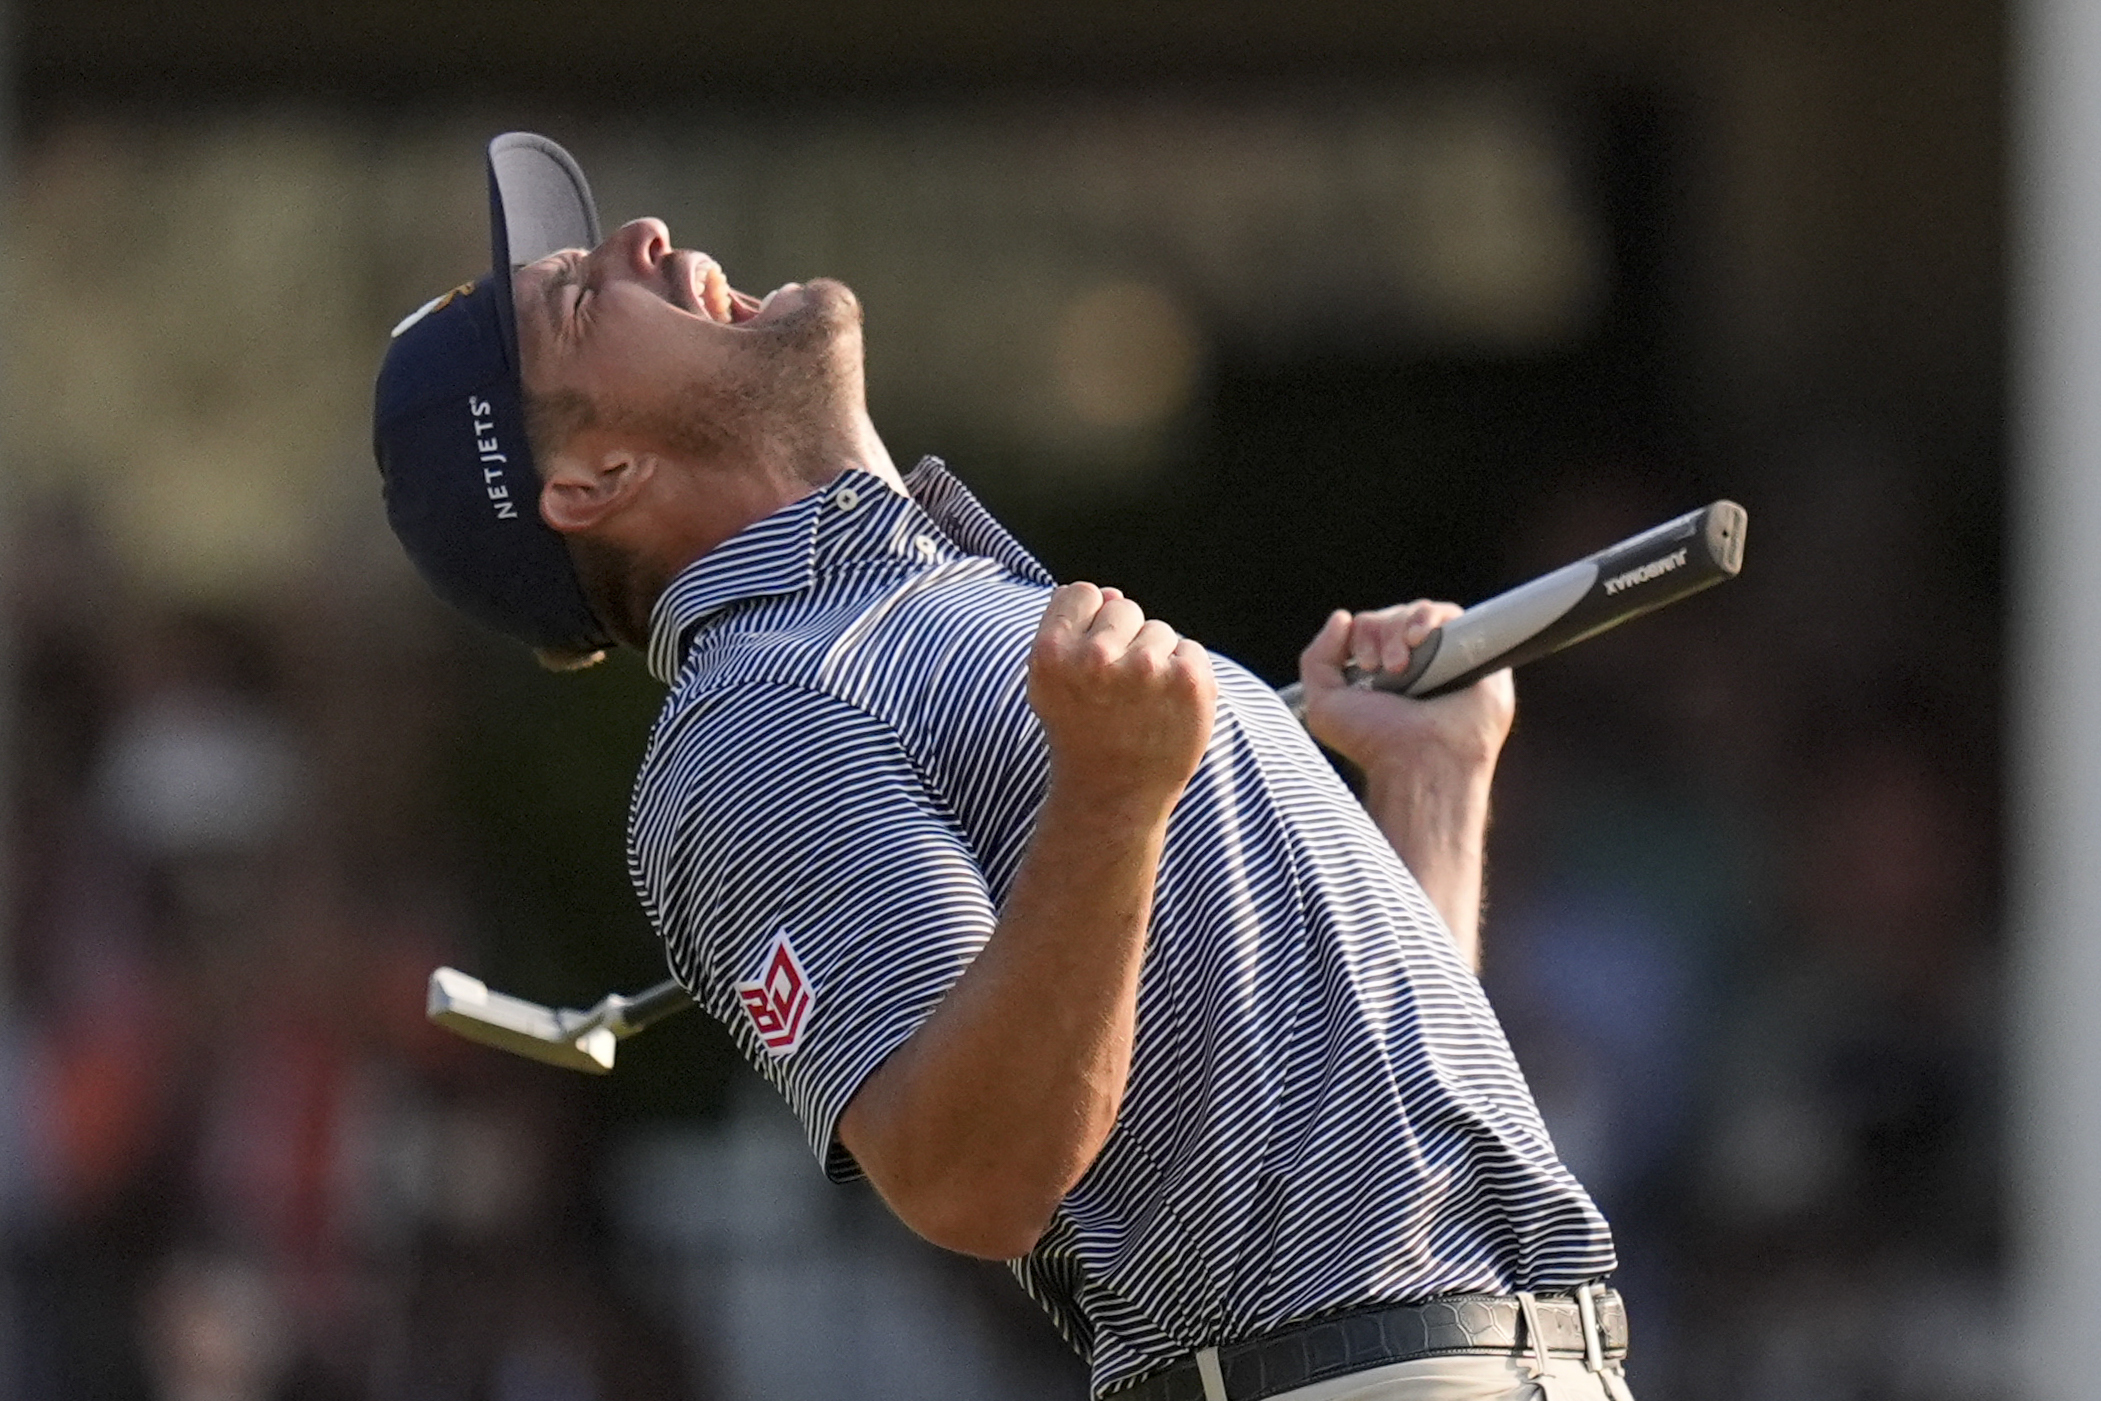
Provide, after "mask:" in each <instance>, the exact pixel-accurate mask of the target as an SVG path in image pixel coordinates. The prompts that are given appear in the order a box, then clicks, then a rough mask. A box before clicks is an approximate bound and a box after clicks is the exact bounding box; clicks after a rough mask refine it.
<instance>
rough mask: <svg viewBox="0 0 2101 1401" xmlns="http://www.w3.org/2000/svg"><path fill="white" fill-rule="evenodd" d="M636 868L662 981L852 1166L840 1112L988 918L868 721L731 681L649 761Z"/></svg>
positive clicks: (804, 698)
mask: <svg viewBox="0 0 2101 1401" xmlns="http://www.w3.org/2000/svg"><path fill="white" fill-rule="evenodd" d="M672 775H675V776H676V780H677V781H676V789H677V791H676V792H675V793H674V794H672V795H670V796H669V797H665V796H663V795H661V794H658V793H655V792H653V791H652V790H654V789H656V788H658V787H660V786H662V784H663V782H664V781H665V777H666V776H672ZM635 862H636V877H637V884H638V887H640V888H641V889H642V892H643V898H644V901H645V903H647V904H648V905H649V906H650V908H651V914H652V916H653V917H654V918H656V920H657V922H658V926H659V928H660V930H661V931H662V932H663V934H664V936H665V939H666V943H667V953H668V954H669V956H670V961H671V964H672V967H673V970H674V972H676V973H677V974H678V976H679V978H680V979H681V981H683V982H685V983H686V984H687V986H688V987H689V988H691V989H692V990H693V992H694V993H695V995H696V997H697V998H698V999H699V1000H700V1002H701V1003H702V1005H703V1006H706V1007H707V1008H708V1009H709V1010H710V1011H711V1012H713V1013H714V1014H715V1015H716V1016H717V1017H719V1018H720V1019H721V1020H722V1021H723V1022H724V1023H725V1024H726V1025H727V1026H728V1027H729V1028H730V1031H731V1033H732V1035H733V1036H734V1037H735V1038H736V1040H737V1041H738V1044H739V1045H740V1047H742V1048H743V1050H744V1051H745V1053H746V1055H747V1056H748V1057H749V1058H750V1059H751V1060H752V1062H753V1063H754V1064H755V1065H756V1066H757V1067H758V1068H759V1070H760V1072H761V1073H762V1074H763V1075H764V1076H765V1077H766V1078H767V1079H768V1080H769V1081H771V1082H772V1083H773V1084H774V1085H775V1086H776V1087H777V1088H778V1089H779V1090H780V1091H781V1093H782V1094H783V1095H784V1096H785V1097H786V1098H787V1100H788V1102H789V1104H790V1105H791V1106H792V1107H793V1108H794V1109H795V1111H796V1113H797V1115H798V1116H799V1117H800V1118H801V1119H802V1121H803V1124H804V1127H805V1129H806V1130H807V1131H808V1132H809V1134H810V1137H811V1142H812V1146H813V1148H815V1149H816V1150H817V1151H818V1152H819V1154H820V1156H823V1157H825V1159H826V1162H827V1168H828V1170H829V1171H831V1172H832V1173H833V1175H834V1176H851V1175H853V1165H852V1164H851V1163H850V1162H849V1161H847V1160H845V1158H844V1156H843V1155H842V1154H839V1153H838V1152H837V1151H836V1150H835V1149H834V1148H833V1146H832V1142H831V1140H832V1137H833V1134H834V1132H835V1131H836V1128H837V1126H838V1121H839V1118H840V1116H841V1115H842V1114H843V1113H844V1111H845V1109H846V1105H847V1104H848V1102H849V1101H850V1100H851V1099H852V1097H853V1094H854V1092H855V1091H856V1090H857V1089H858V1088H859V1087H860V1085H861V1083H862V1081H863V1080H864V1079H865V1078H866V1077H867V1076H868V1074H869V1073H870V1072H871V1071H873V1070H874V1069H875V1068H876V1066H878V1065H880V1064H881V1063H882V1062H883V1060H884V1059H885V1058H886V1057H887V1056H888V1055H889V1054H890V1053H891V1052H892V1051H893V1050H894V1049H895V1048H896V1047H897V1046H899V1045H901V1044H902V1043H903V1042H904V1041H905V1040H906V1039H907V1038H909V1037H910V1036H911V1034H912V1032H913V1031H914V1030H916V1029H917V1028H918V1026H919V1025H920V1023H921V1022H923V1021H924V1020H925V1019H926V1017H927V1016H928V1015H929V1014H930V1013H931V1012H932V1011H933V1008H934V1007H935V1006H936V1005H937V1004H938V1003H939V1001H940V999H941V997H942V995H943V994H944V993H945V992H946V991H947V989H948V988H949V987H950V986H951V985H953V983H954V982H955V980H956V979H957V978H958V977H960V976H961V975H962V972H963V970H964V969H965V968H967V967H968V966H969V964H970V961H971V959H972V958H973V957H975V956H976V953H977V951H978V949H979V948H980V947H982V945H983V943H984V941H985V939H986V938H987V937H988V936H989V935H990V933H991V930H992V927H993V924H994V921H995V919H996V912H995V910H994V908H993V903H992V899H991V896H990V893H989V892H988V891H987V889H986V885H985V880H984V876H983V874H982V873H981V871H980V869H979V866H978V863H977V860H976V858H975V855H974V853H973V852H972V850H971V849H970V846H969V843H968V841H967V840H966V838H965V836H964V834H963V833H962V832H961V831H960V830H959V829H958V827H957V825H956V823H955V821H954V820H953V818H952V817H951V816H950V814H949V813H948V811H947V809H946V806H945V804H944V803H943V802H942V800H941V798H940V795H939V794H938V793H937V792H936V791H934V789H933V786H932V785H931V784H930V783H929V782H928V781H927V780H926V778H925V777H924V776H923V775H922V773H921V772H920V771H919V769H918V767H917V766H916V765H915V764H914V763H913V761H912V758H911V756H910V755H909V754H908V753H906V751H905V750H904V748H903V746H902V745H901V744H900V743H899V741H898V738H897V736H896V735H895V733H894V732H893V731H891V730H890V728H889V727H888V726H886V725H884V724H882V723H881V722H880V721H878V720H876V719H875V718H873V717H871V716H868V715H866V714H865V713H863V712H861V711H859V710H856V709H854V708H853V707H851V706H847V705H845V704H843V703H842V702H839V701H836V700H834V699H832V698H830V697H826V696H822V695H817V694H814V693H810V692H805V691H800V690H796V689H794V688H787V687H764V688H748V689H747V690H745V691H740V692H739V693H738V694H737V695H736V696H733V697H729V698H726V699H724V700H722V701H719V702H715V703H713V704H711V705H710V706H709V707H708V708H707V710H706V713H704V714H700V715H697V716H694V717H691V719H690V720H689V722H688V723H686V724H685V725H684V726H682V727H679V728H677V729H675V730H673V731H670V732H667V736H666V743H665V744H664V745H663V746H662V748H661V752H657V753H653V754H652V758H651V762H650V764H649V766H648V769H647V770H646V775H645V782H644V787H643V789H642V791H641V792H640V794H639V795H638V801H637V806H636V823H635Z"/></svg>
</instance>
